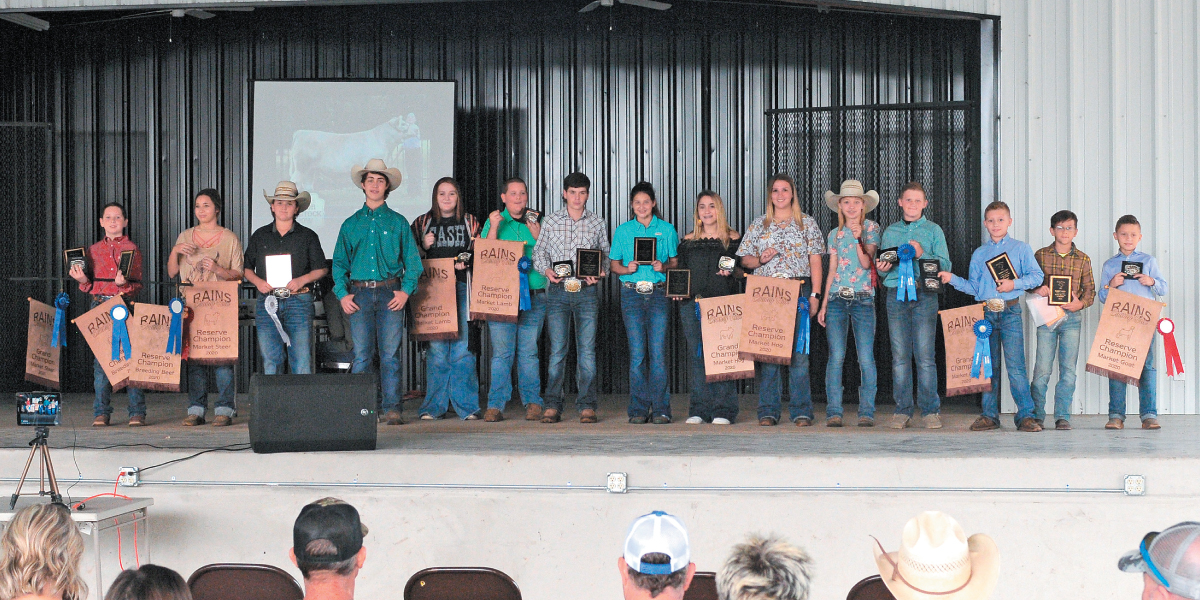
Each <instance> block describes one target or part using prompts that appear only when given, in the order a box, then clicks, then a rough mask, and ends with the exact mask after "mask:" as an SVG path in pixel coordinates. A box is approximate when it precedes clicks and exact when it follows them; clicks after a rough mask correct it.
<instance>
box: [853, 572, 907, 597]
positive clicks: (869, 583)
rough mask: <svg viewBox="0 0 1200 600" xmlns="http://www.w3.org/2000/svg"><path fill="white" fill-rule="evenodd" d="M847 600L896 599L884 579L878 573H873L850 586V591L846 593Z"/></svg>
mask: <svg viewBox="0 0 1200 600" xmlns="http://www.w3.org/2000/svg"><path fill="white" fill-rule="evenodd" d="M846 600H896V597H895V596H893V595H892V592H890V591H888V589H887V586H886V585H884V583H883V579H880V577H879V576H878V575H872V576H870V577H868V578H866V579H864V580H862V581H860V582H858V583H856V584H854V587H852V588H850V593H849V594H846Z"/></svg>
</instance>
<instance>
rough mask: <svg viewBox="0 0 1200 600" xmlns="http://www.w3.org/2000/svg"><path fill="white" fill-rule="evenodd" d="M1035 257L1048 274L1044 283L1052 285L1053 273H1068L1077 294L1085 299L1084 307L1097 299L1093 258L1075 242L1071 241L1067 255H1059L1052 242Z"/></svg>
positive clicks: (1043, 270) (1034, 254)
mask: <svg viewBox="0 0 1200 600" xmlns="http://www.w3.org/2000/svg"><path fill="white" fill-rule="evenodd" d="M1033 258H1034V259H1035V260H1037V262H1038V265H1040V266H1041V267H1042V272H1043V273H1045V274H1046V277H1045V279H1043V280H1042V285H1047V286H1048V285H1050V276H1051V275H1068V276H1070V277H1071V287H1072V288H1073V289H1074V290H1075V294H1076V295H1077V296H1079V299H1080V300H1082V301H1083V308H1087V307H1089V306H1091V305H1092V303H1093V302H1095V301H1096V283H1095V281H1094V280H1093V279H1092V259H1091V258H1089V257H1088V255H1086V254H1084V253H1083V251H1082V250H1080V249H1078V248H1076V247H1075V243H1074V242H1072V243H1071V251H1070V252H1068V253H1067V255H1066V256H1059V254H1058V252H1057V251H1055V250H1054V244H1050V245H1049V246H1046V247H1045V248H1042V249H1040V250H1038V251H1037V252H1034V253H1033Z"/></svg>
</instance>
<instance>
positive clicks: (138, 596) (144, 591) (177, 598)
mask: <svg viewBox="0 0 1200 600" xmlns="http://www.w3.org/2000/svg"><path fill="white" fill-rule="evenodd" d="M104 600H192V592H191V590H189V589H188V586H187V582H185V581H184V580H183V577H182V576H180V575H179V573H176V572H175V571H173V570H171V569H168V568H166V567H160V566H158V565H142V567H141V568H140V569H137V570H134V569H126V570H124V571H121V574H120V575H117V578H116V579H115V580H113V582H112V586H110V587H109V588H108V593H107V594H105V595H104Z"/></svg>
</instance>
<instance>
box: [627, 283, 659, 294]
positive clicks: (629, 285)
mask: <svg viewBox="0 0 1200 600" xmlns="http://www.w3.org/2000/svg"><path fill="white" fill-rule="evenodd" d="M639 283H643V282H641V281H622V282H621V286H622V287H624V288H626V289H630V290H637V291H638V292H639V293H641V290H638V284H639ZM643 287H644V284H643ZM666 287H667V284H666V283H665V282H662V281H660V282H658V283H656V284H654V287H653V288H652V289H656V290H662V289H666ZM646 293H649V292H646Z"/></svg>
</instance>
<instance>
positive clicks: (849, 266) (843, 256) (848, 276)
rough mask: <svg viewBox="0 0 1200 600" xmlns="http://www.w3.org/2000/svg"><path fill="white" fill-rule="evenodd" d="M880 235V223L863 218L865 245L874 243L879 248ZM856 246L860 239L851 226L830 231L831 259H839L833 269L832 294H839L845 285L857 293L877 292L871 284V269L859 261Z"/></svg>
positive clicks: (863, 239)
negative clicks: (851, 229) (855, 235)
mask: <svg viewBox="0 0 1200 600" xmlns="http://www.w3.org/2000/svg"><path fill="white" fill-rule="evenodd" d="M880 237H881V235H880V229H879V223H876V222H875V221H872V220H870V219H865V220H863V232H862V243H863V245H865V246H870V245H874V246H875V247H876V248H878V247H879V239H880ZM856 246H858V240H856V239H854V233H853V232H851V231H850V228H849V227H842V228H840V229H834V230H833V231H830V232H829V254H830V255H832V257H831V258H830V260H834V258H833V257H836V260H837V268H836V269H834V270H833V286H831V287H830V288H829V291H830V293H831V294H837V291H838V290H839V289H841V288H844V287H848V288H851V289H853V290H854V291H855V293H863V292H867V293H875V288H874V286H872V285H871V269H870V268H868V267H864V266H862V263H861V262H859V260H858V250H857V248H856Z"/></svg>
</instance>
